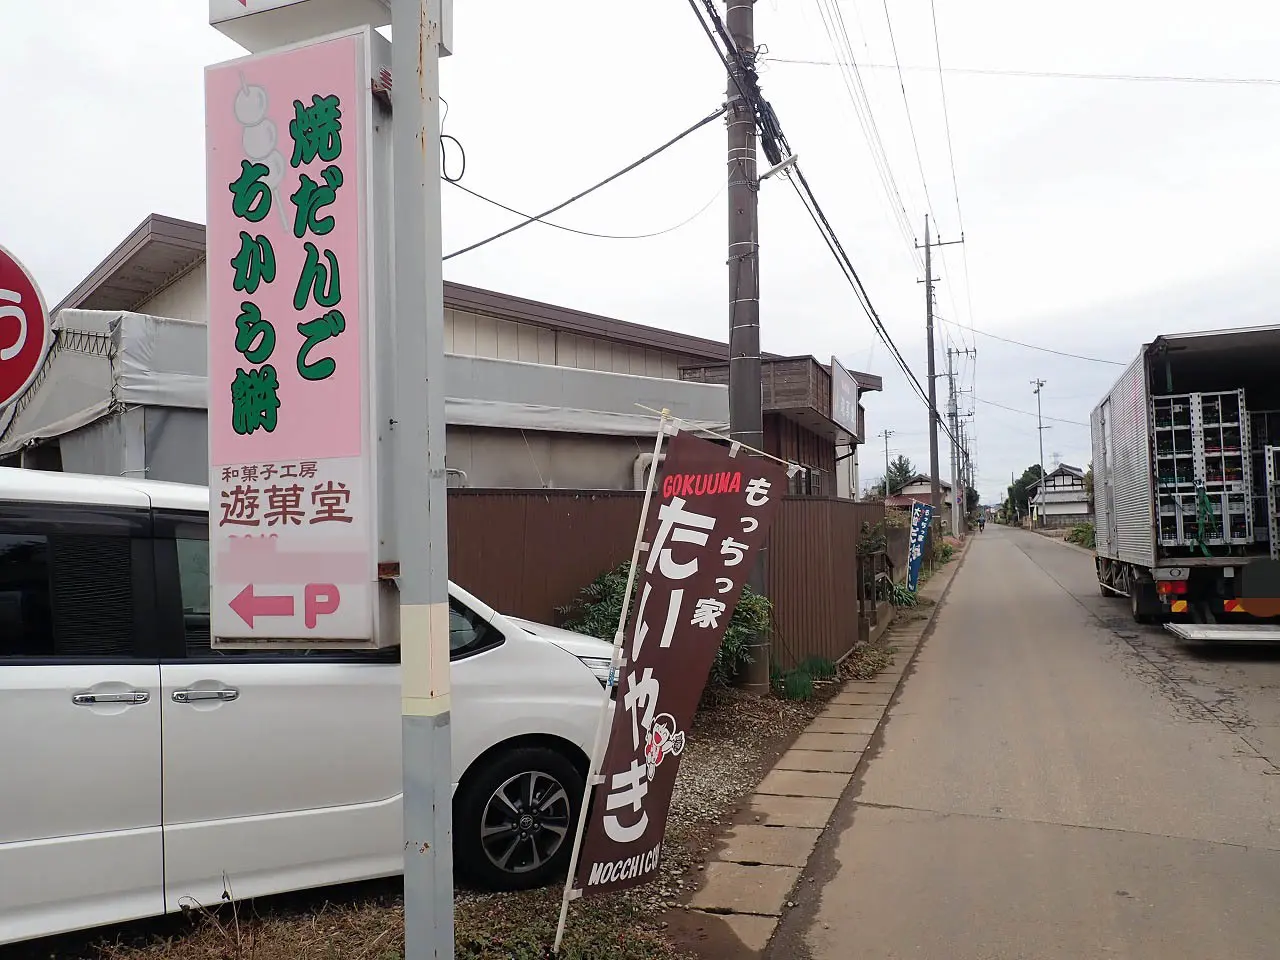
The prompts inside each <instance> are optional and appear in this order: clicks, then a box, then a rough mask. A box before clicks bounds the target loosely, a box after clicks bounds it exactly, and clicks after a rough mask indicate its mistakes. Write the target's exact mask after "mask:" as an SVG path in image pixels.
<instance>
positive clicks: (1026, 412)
mask: <svg viewBox="0 0 1280 960" xmlns="http://www.w3.org/2000/svg"><path fill="white" fill-rule="evenodd" d="M973 399H975V400H977V401H978V402H979V403H985V404H986V405H987V406H988V407H998V408H999V409H1001V410H1008V411H1009V412H1010V413H1020V414H1022V415H1023V416H1024V417H1034V416H1037V415H1038V414H1036V412H1035V411H1034V410H1019V409H1018V408H1017V407H1006V406H1005V405H1004V404H1003V403H996V402H995V401H994V400H983V399H982V398H981V397H974V398H973ZM1042 419H1044V420H1052V421H1054V422H1055V423H1069V424H1071V425H1072V426H1075V427H1087V426H1089V424H1087V423H1085V422H1084V421H1083V420H1064V419H1063V418H1062V417H1048V416H1046V417H1043V418H1042Z"/></svg>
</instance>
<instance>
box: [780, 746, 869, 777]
mask: <svg viewBox="0 0 1280 960" xmlns="http://www.w3.org/2000/svg"><path fill="white" fill-rule="evenodd" d="M861 759H862V753H861V752H858V753H853V752H850V751H846V750H795V749H791V750H788V751H787V752H786V753H784V754H783V755H782V756H781V757H779V758H778V762H777V763H775V764H774V765H773V766H774V769H775V770H808V771H810V772H812V773H853V771H854V770H856V769H857V767H858V761H859V760H861Z"/></svg>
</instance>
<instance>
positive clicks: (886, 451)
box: [880, 427, 896, 498]
mask: <svg viewBox="0 0 1280 960" xmlns="http://www.w3.org/2000/svg"><path fill="white" fill-rule="evenodd" d="M895 432H896V431H894V430H890V429H889V428H888V427H885V428H884V429H883V430H881V431H880V436H882V437H884V495H885V497H886V498H888V496H889V438H890V437H892V436H893V435H894V433H895Z"/></svg>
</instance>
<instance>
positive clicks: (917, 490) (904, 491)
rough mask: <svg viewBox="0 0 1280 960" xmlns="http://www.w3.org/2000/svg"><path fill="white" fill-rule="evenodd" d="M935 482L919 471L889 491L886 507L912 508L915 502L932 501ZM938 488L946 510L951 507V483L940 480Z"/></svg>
mask: <svg viewBox="0 0 1280 960" xmlns="http://www.w3.org/2000/svg"><path fill="white" fill-rule="evenodd" d="M932 484H933V482H932V481H931V480H930V479H929V477H927V476H926V475H925V474H923V473H917V474H916V475H915V476H914V477H912V478H911V479H910V480H908V481H907V482H906V483H904V484H901V485H899V486H897V487H894V488H893V490H891V491H890V492H889V496H887V497H885V498H884V505H885V506H886V507H897V508H898V509H900V510H910V509H911V505H912V504H913V503H930V502H932V501H931V498H932V494H933V487H932ZM938 488H939V490H940V491H941V494H942V506H943V509H944V511H949V510H950V509H951V484H949V483H947V481H945V480H939V481H938Z"/></svg>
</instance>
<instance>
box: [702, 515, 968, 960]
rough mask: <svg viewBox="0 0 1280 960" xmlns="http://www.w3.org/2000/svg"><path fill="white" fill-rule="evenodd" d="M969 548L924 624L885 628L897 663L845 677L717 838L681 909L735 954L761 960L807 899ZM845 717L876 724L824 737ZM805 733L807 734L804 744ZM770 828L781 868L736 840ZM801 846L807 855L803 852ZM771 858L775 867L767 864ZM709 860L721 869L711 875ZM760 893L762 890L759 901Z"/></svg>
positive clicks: (943, 571) (756, 847)
mask: <svg viewBox="0 0 1280 960" xmlns="http://www.w3.org/2000/svg"><path fill="white" fill-rule="evenodd" d="M972 543H973V536H972V535H970V536H969V537H967V538H965V542H964V545H963V546H962V547H961V548H960V551H959V554H958V555H957V556H956V557H955V561H954V563H948V564H946V565H945V566H943V567H942V568H940V569H939V570H938V572H936V573H935V574H934V576H932V577H930V578H929V581H928V582H927V583H926V584H924V585H923V586H922V587H920V588H919V589H920V593H921V594H923V595H924V596H927V597H929V598H930V599H932V600H933V601H934V603H933V608H932V609H931V610H930V611H929V615H928V616H927V617H926V618H924V619H923V620H921V621H908V623H907V624H905V625H904V626H906V631H905V632H904V634H903V635H902V637H901V638H899V639H898V640H896V641H895V640H894V639H892V633H893V630H894V628H893V627H890V628H889V631H888V632H887V633H886V636H889V637H890V638H891V639H890V641H889V642H890V643H891V644H892V645H894V646H896V647H897V652H896V653H895V654H894V662H893V663H892V664H891V665H890V666H888V667H886V668H885V669H884V670H882V671H880V673H878V674H876V678H873V679H872V680H867V681H860V680H849V681H846V682H845V683H844V684H843V686H842V687H841V688H840V690H839V692H837V693H836V694H835V696H834V697H832V698H831V699H830V700H828V701H827V704H826V707H825V708H824V710H823V712H822V713H821V714H820V715H819V716H818V717H817V718H815V720H814V721H813V722H811V723H810V725H809V727H806V728H805V730H804V731H802V732H801V733H800V734H799V736H798V737H797V739H796V742H797V743H802V742H803V743H806V744H807V745H809V746H812V747H814V748H816V749H804V750H797V749H796V748H795V747H794V746H793V747H792V748H790V749H789V750H788V751H787V752H786V753H784V754H783V755H782V756H781V757H780V758H779V759H778V760H777V761H775V763H774V765H773V767H772V768H770V769H769V770H768V771H767V772H766V773H765V775H764V776H763V777H762V778H761V780H760V782H759V783H758V784H757V785H756V787H755V790H754V792H753V793H752V794H751V795H750V796H748V797H747V798H746V800H745V802H744V804H743V812H742V813H740V814H739V815H738V816H737V817H735V825H734V827H733V829H731V831H730V833H729V839H728V842H726V841H725V839H724V838H721V840H720V841H719V844H718V849H717V850H716V853H715V855H714V857H712V858H709V859H708V861H707V871H706V873H705V876H706V878H707V882H706V883H704V884H703V885H702V886H701V887H700V888H699V890H698V891H697V892H696V893H694V894H693V896H692V898H691V899H690V901H689V903H688V904H687V905H686V908H685V909H686V910H687V911H688V912H690V913H693V914H703V915H706V917H707V918H708V920H710V918H712V917H714V918H715V919H717V920H719V921H722V922H723V923H724V924H725V925H726V926H727V927H728V928H729V929H730V930H731V931H732V932H733V933H734V934H735V935H736V936H737V937H738V939H739V940H741V942H742V944H743V946H744V947H745V948H746V951H747V952H745V953H741V954H738V955H736V956H741V957H743V958H744V960H745V958H747V957H762V956H764V954H765V952H766V951H767V950H768V948H769V944H770V943H771V942H772V940H773V938H774V935H775V934H776V933H777V931H778V927H779V925H780V923H781V922H782V920H783V918H784V916H785V915H786V912H787V910H788V909H789V908H790V907H792V906H794V905H795V904H796V903H797V902H799V899H800V898H801V897H802V896H804V895H805V892H806V890H807V884H808V883H809V882H811V881H810V880H808V879H806V876H805V874H806V872H807V870H808V865H809V861H810V859H811V858H812V856H813V853H814V851H815V850H816V849H817V848H818V846H819V844H820V843H821V842H822V840H823V838H825V837H826V836H827V835H828V830H829V829H830V828H831V824H832V821H833V819H834V817H835V813H836V810H837V808H838V807H839V805H840V804H841V803H842V802H843V800H844V799H845V798H846V797H847V796H848V794H849V788H850V787H851V786H852V785H853V784H854V783H855V782H856V780H857V778H858V776H859V774H860V773H861V772H862V770H863V768H864V766H865V765H866V763H867V761H868V760H869V756H868V753H870V752H871V750H870V748H871V745H872V744H873V743H875V742H876V740H877V738H878V737H879V735H880V732H881V730H882V728H883V727H884V722H885V717H887V716H888V713H889V710H890V708H891V707H892V706H893V704H894V703H896V702H897V699H898V696H899V694H900V693H901V691H902V686H903V682H904V681H905V680H906V677H907V675H908V674H909V673H910V672H911V670H912V668H913V666H914V664H915V660H916V656H917V655H918V654H919V652H920V648H921V647H922V646H923V645H924V641H925V639H926V638H927V637H928V636H929V634H930V633H931V632H932V629H933V625H934V623H935V621H936V620H937V618H938V611H939V610H941V609H942V606H943V604H944V603H945V602H946V599H947V595H948V594H949V593H950V592H951V585H952V584H953V583H954V582H955V578H956V576H957V575H958V574H959V572H960V568H961V567H962V566H963V565H964V561H965V558H966V557H967V556H968V554H969V547H970V545H971V544H972ZM935 583H937V584H940V587H939V588H938V589H937V591H936V592H937V596H936V597H933V596H931V594H932V593H933V592H934V591H932V590H930V587H931V586H932V585H933V584H935ZM908 648H909V649H908ZM900 656H901V662H900V663H899V657H900ZM880 677H884V678H885V679H883V680H881V679H879V678H880ZM847 714H857V716H859V717H863V716H864V715H868V716H865V718H864V722H865V721H871V720H874V727H873V728H871V731H870V733H867V732H866V730H865V729H862V728H857V727H856V726H855V724H854V722H853V721H851V720H850V721H846V723H848V730H849V732H847V733H832V732H829V731H830V730H831V729H833V728H836V727H838V725H837V724H833V723H832V721H833V720H836V719H843V718H844V717H845V715H847ZM815 724H816V725H817V726H818V729H816V730H815V729H812V728H813V727H814V725H815ZM806 734H812V735H813V736H810V737H809V739H808V740H802V738H804V737H805V736H806ZM836 771H840V772H836ZM844 771H847V772H844ZM815 790H816V791H817V793H816V794H815V792H814V791H815ZM824 797H825V798H826V801H825V802H824V801H823V799H822V798H824ZM800 800H804V801H805V802H808V803H811V804H812V803H814V802H817V803H819V804H820V805H822V806H823V808H824V809H825V816H823V815H822V814H819V815H818V816H819V818H820V822H818V821H813V822H806V823H805V824H804V826H808V827H813V826H818V827H820V829H817V830H813V829H809V830H798V829H797V828H798V827H799V826H800V824H799V823H798V822H797V821H796V819H795V816H796V812H795V810H794V807H795V805H796V803H797V802H798V801H800ZM773 830H778V831H779V834H780V835H781V834H782V833H787V834H788V836H787V838H786V839H787V841H788V843H787V844H786V847H787V850H788V854H787V857H786V858H785V859H787V861H788V862H787V863H786V864H783V863H781V862H778V861H780V860H781V859H783V858H782V857H779V856H773V857H772V858H770V857H769V854H768V852H767V849H766V847H765V846H764V845H763V844H761V843H759V842H756V843H744V842H742V840H743V839H744V837H743V834H746V833H748V832H752V833H754V834H755V837H753V838H752V839H757V840H758V838H759V837H761V836H764V835H767V834H768V833H770V832H772V831H773ZM762 831H763V834H762ZM797 847H800V848H801V849H797ZM805 847H807V849H803V848H805ZM762 851H766V852H762ZM770 859H772V861H773V862H769V861H770ZM713 864H720V865H722V866H721V867H720V868H719V869H718V870H714V871H713V870H712V869H711V868H712V865H713ZM796 865H798V869H797V866H796ZM787 880H790V881H791V882H789V883H788V882H786V881H787ZM766 890H767V891H768V893H767V894H765V895H764V896H763V897H762V896H761V894H762V893H764V892H765V891H766Z"/></svg>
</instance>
